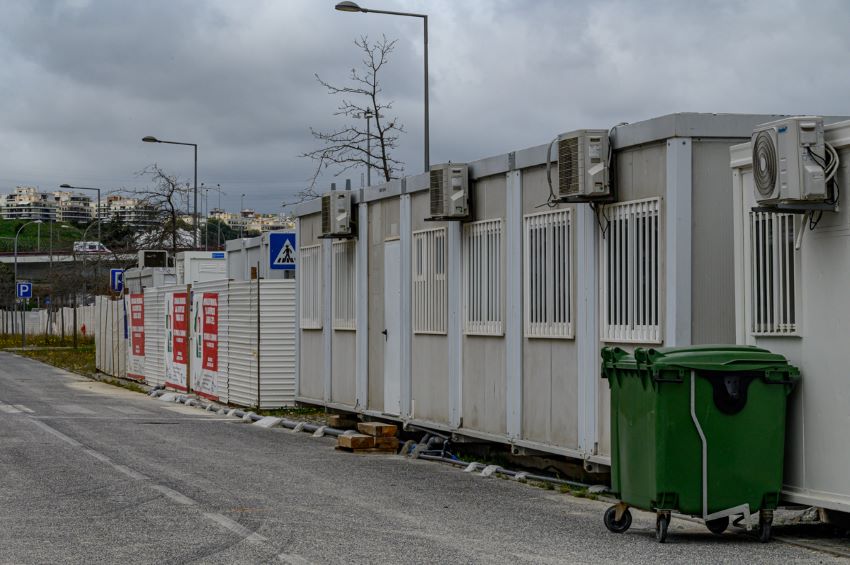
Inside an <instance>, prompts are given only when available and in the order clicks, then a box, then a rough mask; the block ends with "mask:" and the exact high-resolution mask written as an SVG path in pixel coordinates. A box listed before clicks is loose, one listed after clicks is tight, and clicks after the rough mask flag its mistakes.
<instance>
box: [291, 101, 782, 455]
mask: <svg viewBox="0 0 850 565" xmlns="http://www.w3.org/2000/svg"><path fill="white" fill-rule="evenodd" d="M774 119H776V116H773V115H733V114H672V115H667V116H662V117H659V118H654V119H650V120H647V121H643V122H638V123H633V124H628V125H622V126H617V127H616V128H613V130H612V131H611V134H610V139H611V141H612V144H613V151H614V155H615V160H614V165H613V169H614V170H613V172H614V173H615V175H616V201H615V202H614V203H611V204H606V205H604V206H600V207H596V208H595V209H594V208H592V207H591V206H589V205H587V204H557V203H553V202H551V199H550V184H549V182H548V181H547V178H548V177H549V176H550V175H551V178H552V179H553V181H552V182H553V183H554V190H555V191H557V179H558V172H557V166H558V164H557V152H556V151H553V152H552V153H551V155H552V157H551V161H550V162H549V163H548V165H550V167H551V170H550V171H547V154H548V151H547V149H548V147H547V145H548V144H546V145H540V146H536V147H532V148H529V149H523V150H518V151H514V152H510V153H507V154H504V155H499V156H496V157H491V158H487V159H482V160H478V161H474V162H471V163H469V166H470V194H471V199H472V212H473V218H472V219H471V221H469V222H465V223H460V222H442V221H429V216H430V201H429V192H428V187H429V175H428V174H421V175H416V176H410V177H407V178H404V179H400V180H396V181H392V182H389V183H386V184H382V185H380V186H374V187H370V188H366V189H361V190H358V191H353V192H352V193H351V198H352V201H353V205H352V216H353V217H354V218H356V221H357V235H356V238H355V239H352V240H341V239H340V240H333V241H332V240H330V239H323V238H322V237H321V236H322V231H321V230H322V221H321V204H320V201H319V200H318V199H317V200H314V201H310V202H307V203H304V204H302V205H301V206H300V207H298V208H297V210H296V216H297V218H298V222H297V232H298V241H299V246H300V249H299V277H298V284H299V300H300V316H299V322H300V327H299V332H298V351H299V355H298V359H299V364H298V397H297V398H298V400H299V401H302V402H305V403H311V404H317V405H322V406H326V407H330V408H334V409H338V410H344V411H350V412H356V413H362V414H365V415H371V416H375V417H383V418H393V419H396V420H398V421H401V422H404V423H408V424H412V425H416V426H421V427H425V428H429V429H434V430H443V431H445V432H448V433H451V434H454V435H455V436H463V437H467V438H473V439H475V438H477V439H483V440H488V441H495V442H501V443H505V444H510V445H511V446H512V447H513V449H514V450H516V451H519V450H526V451H539V452H545V453H555V454H561V455H564V456H567V457H571V458H577V459H580V460H583V461H584V462H585V466H586V468H587V469H588V470H601V469H600V466H607V465H610V432H609V421H610V412H609V392H608V384H607V383H606V382H605V381H604V380H602V379H601V378H600V366H599V358H600V350H601V348H602V347H603V346H606V345H612V344H615V345H620V346H623V347H626V348H632V347H635V346H645V347H661V346H681V345H691V344H709V343H732V342H734V340H735V336H736V333H735V278H734V268H733V267H734V264H733V254H732V249H733V229H732V223H733V208H732V189H731V187H732V173H731V171H730V169H729V148H730V147H731V146H732V145H734V144H738V143H741V142H744V141H747V140H749V138H750V136H751V134H752V131H753V128H754V127H755V126H756V125H758V124H761V123H765V122H769V121H772V120H774ZM553 133H554V132H553ZM547 204H548V205H547Z"/></svg>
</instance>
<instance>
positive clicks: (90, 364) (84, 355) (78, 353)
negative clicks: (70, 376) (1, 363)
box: [15, 343, 100, 380]
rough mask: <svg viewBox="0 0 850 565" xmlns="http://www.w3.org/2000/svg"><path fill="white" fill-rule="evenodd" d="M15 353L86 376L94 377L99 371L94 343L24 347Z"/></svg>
mask: <svg viewBox="0 0 850 565" xmlns="http://www.w3.org/2000/svg"><path fill="white" fill-rule="evenodd" d="M15 353H17V354H18V355H21V356H23V357H29V358H30V359H36V360H38V361H41V362H43V363H47V364H48V365H53V366H54V367H59V368H60V369H65V370H66V371H71V372H72V373H77V374H80V375H83V376H86V377H94V375H95V374H96V373H97V370H96V369H95V352H94V344H93V343H92V344H91V345H86V346H84V347H79V348H77V349H73V348H70V347H69V348H64V347H63V348H49V349H46V348H45V349H24V350H19V351H16V352H15ZM98 380H100V379H98Z"/></svg>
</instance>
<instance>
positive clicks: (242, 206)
mask: <svg viewBox="0 0 850 565" xmlns="http://www.w3.org/2000/svg"><path fill="white" fill-rule="evenodd" d="M244 209H245V193H244V192H243V193H242V198H240V199H239V239H242V238H243V237H245V222H244V220H245V216H244V214H242V211H243V210H244Z"/></svg>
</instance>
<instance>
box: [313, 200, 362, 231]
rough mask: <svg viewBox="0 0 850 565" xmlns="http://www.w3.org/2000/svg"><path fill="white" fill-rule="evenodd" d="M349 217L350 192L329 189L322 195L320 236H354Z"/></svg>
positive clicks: (352, 225)
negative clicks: (329, 190)
mask: <svg viewBox="0 0 850 565" xmlns="http://www.w3.org/2000/svg"><path fill="white" fill-rule="evenodd" d="M354 235H355V234H354V222H353V221H352V218H351V192H349V191H331V192H328V193H327V194H325V195H323V196H322V236H321V237H326V238H350V237H354Z"/></svg>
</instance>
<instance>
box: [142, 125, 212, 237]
mask: <svg viewBox="0 0 850 565" xmlns="http://www.w3.org/2000/svg"><path fill="white" fill-rule="evenodd" d="M142 141H144V142H146V143H168V144H169V145H188V146H190V147H192V148H194V150H195V189H194V205H193V207H192V208H193V211H192V220H193V221H192V247H194V248H195V249H197V248H198V144H197V143H186V142H183V141H165V140H163V139H157V138H155V137H154V136H152V135H146V136H145V137H143V138H142Z"/></svg>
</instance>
